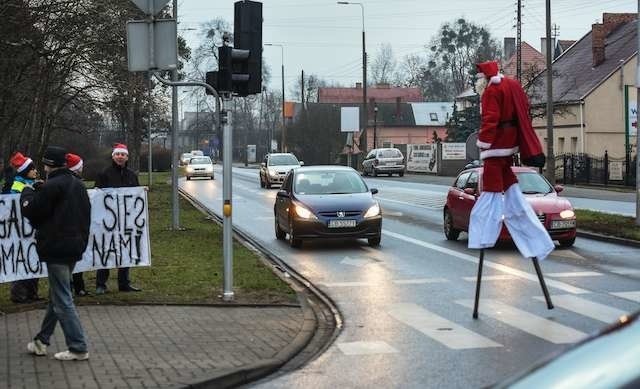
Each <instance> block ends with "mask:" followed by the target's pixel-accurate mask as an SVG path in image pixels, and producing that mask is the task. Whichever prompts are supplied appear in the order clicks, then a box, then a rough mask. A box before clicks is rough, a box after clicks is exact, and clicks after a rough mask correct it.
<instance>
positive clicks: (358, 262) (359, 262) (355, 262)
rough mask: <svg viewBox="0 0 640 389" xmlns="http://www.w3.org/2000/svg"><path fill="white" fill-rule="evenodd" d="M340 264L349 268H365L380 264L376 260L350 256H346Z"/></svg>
mask: <svg viewBox="0 0 640 389" xmlns="http://www.w3.org/2000/svg"><path fill="white" fill-rule="evenodd" d="M340 263H341V264H343V265H349V266H355V267H365V266H368V265H372V264H374V263H378V262H377V261H376V260H372V259H369V258H351V257H349V256H346V257H344V259H343V260H342V261H340Z"/></svg>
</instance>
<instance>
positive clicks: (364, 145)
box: [337, 1, 368, 155]
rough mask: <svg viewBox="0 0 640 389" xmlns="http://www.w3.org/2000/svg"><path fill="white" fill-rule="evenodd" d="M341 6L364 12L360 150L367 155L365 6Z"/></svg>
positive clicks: (344, 3) (348, 2)
mask: <svg viewBox="0 0 640 389" xmlns="http://www.w3.org/2000/svg"><path fill="white" fill-rule="evenodd" d="M337 3H338V4H340V5H359V6H360V9H361V10H362V109H363V111H364V112H363V114H362V117H363V118H364V120H363V121H362V128H363V130H364V131H363V133H362V142H360V148H361V150H362V151H363V152H364V154H365V155H366V153H367V112H368V111H367V50H366V44H365V38H364V4H362V3H356V2H353V1H338V2H337Z"/></svg>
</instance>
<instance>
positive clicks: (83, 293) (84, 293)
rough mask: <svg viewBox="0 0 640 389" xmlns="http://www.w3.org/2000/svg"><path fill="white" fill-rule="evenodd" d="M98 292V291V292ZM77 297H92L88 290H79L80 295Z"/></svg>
mask: <svg viewBox="0 0 640 389" xmlns="http://www.w3.org/2000/svg"><path fill="white" fill-rule="evenodd" d="M96 292H97V291H96ZM76 296H78V297H85V296H90V294H89V292H87V291H86V290H79V291H78V293H76Z"/></svg>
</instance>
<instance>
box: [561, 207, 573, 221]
mask: <svg viewBox="0 0 640 389" xmlns="http://www.w3.org/2000/svg"><path fill="white" fill-rule="evenodd" d="M560 217H561V218H563V219H572V218H574V217H576V213H575V212H573V211H572V210H570V209H565V210H564V211H562V212H560Z"/></svg>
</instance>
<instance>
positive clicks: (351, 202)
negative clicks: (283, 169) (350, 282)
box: [274, 166, 382, 247]
mask: <svg viewBox="0 0 640 389" xmlns="http://www.w3.org/2000/svg"><path fill="white" fill-rule="evenodd" d="M376 193H378V190H377V189H371V190H369V188H368V187H367V184H366V183H365V182H364V180H363V179H362V178H361V177H360V174H359V173H358V172H357V171H355V170H354V169H352V168H350V167H345V166H306V167H301V168H298V169H295V170H291V171H290V172H289V173H288V174H287V176H286V177H285V179H284V183H283V184H282V187H281V189H280V191H278V194H277V196H276V203H275V205H274V215H275V233H276V238H277V239H284V238H285V237H287V235H288V238H289V244H290V245H291V247H300V246H301V245H302V241H303V240H306V239H318V238H338V239H360V238H365V239H367V240H368V242H369V245H370V246H378V245H380V236H381V235H380V234H381V229H382V213H381V211H380V205H379V204H378V202H377V201H376V200H374V198H373V195H374V194H376Z"/></svg>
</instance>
